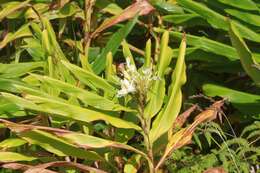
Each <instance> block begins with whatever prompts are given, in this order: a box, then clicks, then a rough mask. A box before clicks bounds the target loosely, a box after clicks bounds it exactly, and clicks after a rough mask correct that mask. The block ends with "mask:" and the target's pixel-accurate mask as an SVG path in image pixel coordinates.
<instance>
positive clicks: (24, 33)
mask: <svg viewBox="0 0 260 173" xmlns="http://www.w3.org/2000/svg"><path fill="white" fill-rule="evenodd" d="M29 26H30V24H25V25H23V26H21V28H19V29H18V30H17V31H16V32H14V33H8V34H7V35H6V36H5V38H4V39H3V40H2V41H1V42H0V49H2V48H3V47H5V46H6V45H7V44H8V43H10V42H11V41H13V40H16V39H18V38H21V37H29V36H32V33H31V31H30V29H29Z"/></svg>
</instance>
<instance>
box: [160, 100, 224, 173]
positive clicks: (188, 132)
mask: <svg viewBox="0 0 260 173" xmlns="http://www.w3.org/2000/svg"><path fill="white" fill-rule="evenodd" d="M223 104H224V100H220V101H217V102H215V103H214V104H213V105H211V106H210V107H209V108H208V109H207V110H205V111H203V112H201V113H200V114H199V115H197V117H196V118H195V120H194V122H193V123H192V124H191V125H190V126H188V127H187V128H183V129H181V130H180V131H178V132H177V133H175V134H174V135H172V136H171V137H170V138H169V143H168V144H167V146H166V149H165V152H164V154H163V156H162V157H161V159H160V161H159V162H158V164H157V165H156V169H158V168H159V167H160V166H161V165H162V163H163V162H164V160H165V159H166V157H167V156H169V154H170V153H171V152H172V151H173V150H176V149H178V148H180V147H182V146H184V145H187V144H188V143H190V141H191V138H192V135H193V133H194V131H195V129H196V127H197V126H198V125H199V124H201V123H203V122H205V121H211V120H214V119H216V118H217V115H218V113H219V111H220V109H221V107H222V106H223Z"/></svg>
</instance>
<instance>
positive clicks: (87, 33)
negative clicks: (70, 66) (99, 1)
mask: <svg viewBox="0 0 260 173" xmlns="http://www.w3.org/2000/svg"><path fill="white" fill-rule="evenodd" d="M94 4H95V0H85V23H84V54H85V57H88V52H89V46H90V43H91V15H92V11H93V6H94Z"/></svg>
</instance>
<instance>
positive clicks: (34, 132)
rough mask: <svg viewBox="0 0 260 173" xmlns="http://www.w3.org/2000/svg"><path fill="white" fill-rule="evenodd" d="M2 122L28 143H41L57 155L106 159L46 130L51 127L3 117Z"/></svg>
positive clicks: (44, 147)
mask: <svg viewBox="0 0 260 173" xmlns="http://www.w3.org/2000/svg"><path fill="white" fill-rule="evenodd" d="M0 122H1V123H3V124H4V125H5V126H6V127H7V128H9V129H10V130H12V131H13V132H16V133H17V134H18V136H19V137H21V138H22V139H24V140H25V141H27V142H28V143H30V144H35V145H39V146H41V147H42V148H43V149H45V150H46V151H48V152H50V153H53V154H55V155H57V156H61V157H64V156H73V157H77V158H81V159H88V160H101V161H102V160H104V159H103V158H102V157H101V156H100V155H98V154H97V153H95V152H92V151H87V150H84V149H80V148H78V146H76V145H73V144H72V143H69V142H67V141H66V140H63V139H61V138H59V137H57V136H55V135H53V134H51V133H48V132H46V131H47V130H48V129H49V127H37V126H32V125H24V124H16V123H12V122H10V121H7V120H3V119H0ZM38 129H42V130H38ZM58 130H59V129H56V131H58ZM60 131H62V130H60Z"/></svg>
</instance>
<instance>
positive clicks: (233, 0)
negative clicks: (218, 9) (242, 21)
mask: <svg viewBox="0 0 260 173" xmlns="http://www.w3.org/2000/svg"><path fill="white" fill-rule="evenodd" d="M218 1H219V2H221V3H223V4H227V5H230V6H233V7H237V8H240V9H244V10H253V11H258V10H259V9H258V7H257V5H256V3H255V2H254V1H252V0H239V2H238V1H237V0H228V1H226V0H218Z"/></svg>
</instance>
